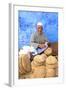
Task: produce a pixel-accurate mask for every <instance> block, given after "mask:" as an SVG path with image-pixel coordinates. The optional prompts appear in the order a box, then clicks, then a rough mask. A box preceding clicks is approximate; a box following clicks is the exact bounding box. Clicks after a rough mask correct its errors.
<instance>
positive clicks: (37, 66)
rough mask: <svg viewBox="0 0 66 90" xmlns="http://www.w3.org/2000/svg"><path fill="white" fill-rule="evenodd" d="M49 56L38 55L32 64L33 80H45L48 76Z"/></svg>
mask: <svg viewBox="0 0 66 90" xmlns="http://www.w3.org/2000/svg"><path fill="white" fill-rule="evenodd" d="M46 58H47V56H46V55H45V54H42V55H37V56H35V57H34V59H33V61H32V62H31V67H32V72H33V73H32V75H31V78H43V77H45V74H46V67H45V60H46Z"/></svg>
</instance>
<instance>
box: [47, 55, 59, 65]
mask: <svg viewBox="0 0 66 90" xmlns="http://www.w3.org/2000/svg"><path fill="white" fill-rule="evenodd" d="M56 63H57V59H56V58H55V56H48V58H47V59H46V64H50V65H52V64H56Z"/></svg>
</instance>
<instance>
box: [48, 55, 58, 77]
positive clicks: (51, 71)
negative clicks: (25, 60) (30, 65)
mask: <svg viewBox="0 0 66 90" xmlns="http://www.w3.org/2000/svg"><path fill="white" fill-rule="evenodd" d="M57 67H58V62H57V59H56V57H55V56H52V55H50V56H48V58H47V59H46V77H55V76H56V69H57Z"/></svg>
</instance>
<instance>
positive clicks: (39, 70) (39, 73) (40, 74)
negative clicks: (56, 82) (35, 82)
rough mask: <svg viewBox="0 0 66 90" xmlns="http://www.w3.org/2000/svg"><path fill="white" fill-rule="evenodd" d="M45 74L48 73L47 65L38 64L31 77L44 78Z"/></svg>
mask: <svg viewBox="0 0 66 90" xmlns="http://www.w3.org/2000/svg"><path fill="white" fill-rule="evenodd" d="M45 74H46V68H45V66H38V67H35V69H34V72H33V74H32V75H31V78H44V77H45Z"/></svg>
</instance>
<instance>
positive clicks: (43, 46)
mask: <svg viewBox="0 0 66 90" xmlns="http://www.w3.org/2000/svg"><path fill="white" fill-rule="evenodd" d="M38 47H40V48H45V47H46V45H45V44H39V45H38Z"/></svg>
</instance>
